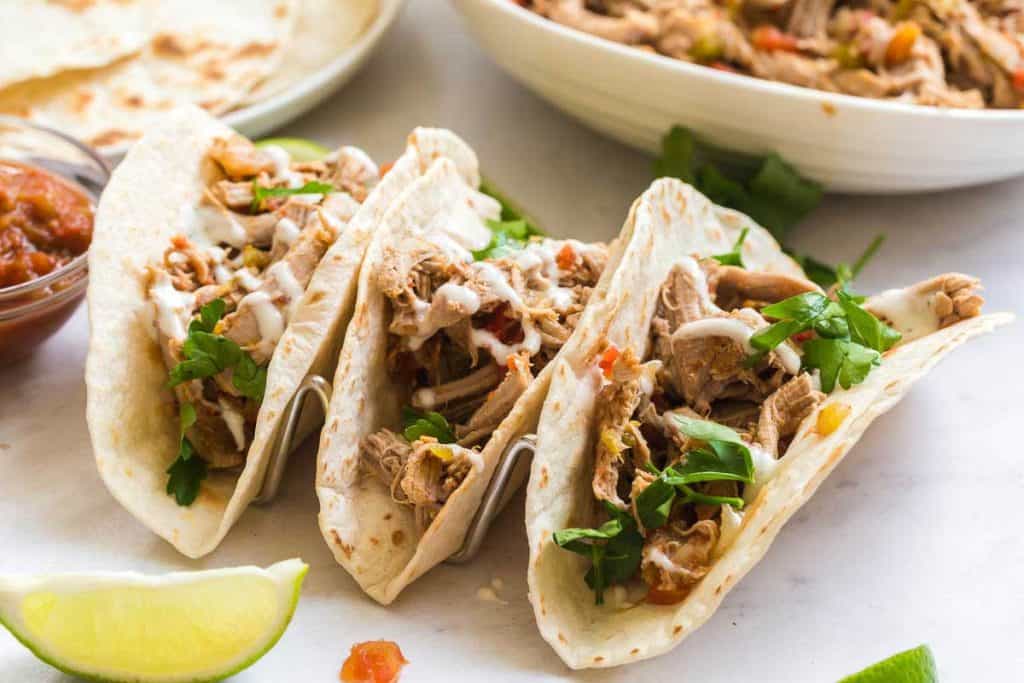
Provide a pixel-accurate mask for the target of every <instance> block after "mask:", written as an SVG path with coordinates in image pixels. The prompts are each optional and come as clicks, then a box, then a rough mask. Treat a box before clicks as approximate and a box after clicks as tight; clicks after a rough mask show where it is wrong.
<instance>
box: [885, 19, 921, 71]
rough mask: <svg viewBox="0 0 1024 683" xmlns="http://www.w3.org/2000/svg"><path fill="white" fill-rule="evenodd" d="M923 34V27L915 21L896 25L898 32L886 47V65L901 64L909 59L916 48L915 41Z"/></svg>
mask: <svg viewBox="0 0 1024 683" xmlns="http://www.w3.org/2000/svg"><path fill="white" fill-rule="evenodd" d="M920 36H921V27H920V26H918V25H917V24H916V23H914V22H913V21H907V22H904V23H902V24H900V25H899V26H897V27H896V32H895V33H893V34H892V38H890V39H889V44H888V45H887V46H886V48H885V65H886V66H899V65H900V64H903V63H904V62H906V61H907V60H908V59H910V53H911V51H912V50H913V49H914V43H916V42H917V39H918V38H919V37H920Z"/></svg>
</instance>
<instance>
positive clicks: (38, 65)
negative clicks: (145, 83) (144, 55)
mask: <svg viewBox="0 0 1024 683" xmlns="http://www.w3.org/2000/svg"><path fill="white" fill-rule="evenodd" d="M144 4H145V3H144V0H95V1H93V2H73V1H65V2H58V1H55V0H8V1H7V2H0V50H2V51H3V52H2V57H3V59H2V60H0V88H5V87H7V86H9V85H12V84H14V83H18V82H21V81H26V80H29V79H31V78H46V77H47V76H53V75H54V74H57V73H60V72H61V71H66V70H69V69H89V68H95V67H100V66H106V65H107V64H110V63H111V62H113V61H116V60H117V59H120V58H121V57H125V56H127V55H130V54H133V53H135V52H138V51H139V50H140V49H141V48H142V46H143V45H145V43H146V40H147V39H148V36H149V31H148V30H147V29H146V25H145V24H146V22H145V20H144V19H145V12H144Z"/></svg>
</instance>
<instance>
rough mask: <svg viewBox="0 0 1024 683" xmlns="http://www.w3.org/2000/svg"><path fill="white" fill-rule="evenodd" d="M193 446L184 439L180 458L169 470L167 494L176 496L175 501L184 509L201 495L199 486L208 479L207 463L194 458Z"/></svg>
mask: <svg viewBox="0 0 1024 683" xmlns="http://www.w3.org/2000/svg"><path fill="white" fill-rule="evenodd" d="M192 454H193V449H192V444H191V442H189V440H188V439H182V441H181V451H180V453H179V455H178V458H177V459H176V460H175V461H174V462H173V463H171V466H170V467H168V468H167V474H169V475H170V476H169V477H168V478H167V489H166V490H167V494H168V495H170V496H174V501H175V502H176V503H177V504H178V505H181V506H182V507H188V506H189V505H191V504H192V503H194V502H195V500H196V497H197V496H198V495H199V485H200V482H202V481H203V479H206V474H207V472H206V462H205V461H204V460H203V459H202V458H200V457H192Z"/></svg>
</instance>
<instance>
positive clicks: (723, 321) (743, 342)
mask: <svg viewBox="0 0 1024 683" xmlns="http://www.w3.org/2000/svg"><path fill="white" fill-rule="evenodd" d="M753 334H754V330H753V329H751V328H750V326H749V325H747V324H746V323H745V322H743V321H742V320H736V319H735V318H702V319H700V320H694V321H692V322H688V323H684V324H683V325H680V326H679V327H678V328H677V329H676V331H675V332H674V333H673V334H672V338H673V339H697V338H700V337H726V338H728V339H732V340H733V341H734V342H736V343H737V344H739V345H740V346H742V347H743V351H744V352H745V353H746V354H747V355H751V354H753V353H754V352H755V349H754V347H753V346H751V345H750V337H751V336H752V335H753ZM774 352H775V354H776V355H777V356H778V358H779V362H780V363H781V364H782V367H783V369H784V370H785V371H786V372H788V373H789V374H791V375H796V374H798V373H799V372H800V355H799V354H798V353H797V352H796V351H794V350H793V348H792V347H790V346H789V345H787V344H786V343H782V344H779V345H778V346H776V347H775V349H774Z"/></svg>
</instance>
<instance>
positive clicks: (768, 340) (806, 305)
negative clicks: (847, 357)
mask: <svg viewBox="0 0 1024 683" xmlns="http://www.w3.org/2000/svg"><path fill="white" fill-rule="evenodd" d="M761 314H762V315H764V317H766V318H773V319H775V320H777V321H778V322H775V323H772V324H771V325H769V326H768V327H765V328H762V329H760V330H758V331H757V332H754V334H752V335H751V336H750V345H751V346H753V347H754V348H755V349H757V350H758V351H760V352H761V355H763V354H765V353H767V352H769V351H771V350H772V349H774V348H775V347H776V346H778V345H779V344H781V343H782V342H784V341H786V340H787V339H789V338H790V337H792V336H793V335H794V334H799V333H801V332H804V331H806V330H810V329H814V330H815V331H817V332H819V333H821V334H822V335H823V336H829V337H831V336H836V334H835V333H836V332H837V331H841V330H842V327H841V324H839V323H835V322H833V319H834V318H836V317H839V316H842V314H843V311H842V309H841V308H840V307H839V306H838V304H836V302H834V301H832V300H831V299H829V298H828V297H827V296H825V295H824V294H821V293H820V292H804V293H803V294H797V295H796V296H791V297H790V298H788V299H783V300H782V301H779V302H778V303H774V304H771V305H769V306H765V307H764V308H762V309H761Z"/></svg>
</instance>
